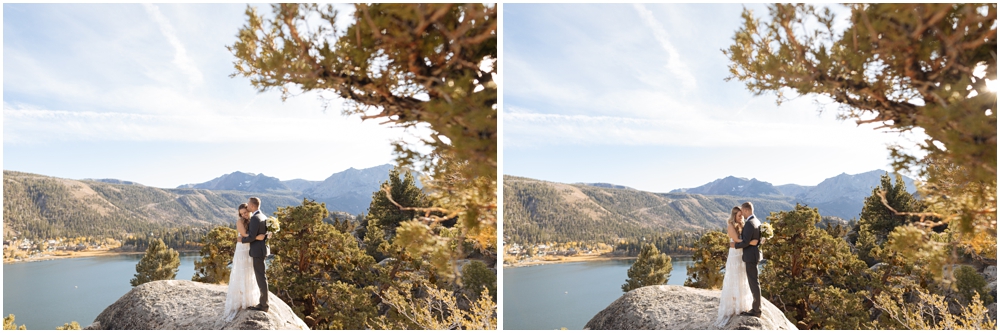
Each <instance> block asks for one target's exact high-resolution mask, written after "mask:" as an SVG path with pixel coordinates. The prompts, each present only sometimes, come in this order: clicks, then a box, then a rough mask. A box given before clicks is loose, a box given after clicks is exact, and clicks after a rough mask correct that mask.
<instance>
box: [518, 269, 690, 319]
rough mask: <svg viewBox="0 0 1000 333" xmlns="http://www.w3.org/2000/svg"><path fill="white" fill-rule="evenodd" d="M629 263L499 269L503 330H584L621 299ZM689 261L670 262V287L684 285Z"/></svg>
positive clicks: (668, 281)
mask: <svg viewBox="0 0 1000 333" xmlns="http://www.w3.org/2000/svg"><path fill="white" fill-rule="evenodd" d="M633 262H635V260H634V259H630V260H601V261H585V262H574V263H564V264H545V265H538V266H529V267H512V268H504V269H503V329H504V330H527V329H536V330H550V329H560V328H563V327H565V328H567V329H577V330H578V329H583V326H584V325H586V324H587V322H588V321H590V319H591V318H593V317H594V315H596V314H597V313H598V312H600V311H601V310H604V308H606V307H607V306H608V305H609V304H611V302H614V301H615V300H616V299H618V297H621V296H622V295H623V294H624V293H623V292H622V288H621V286H622V285H623V284H625V279H627V278H628V274H627V272H628V268H629V267H631V266H632V263H633ZM692 263H693V262H692V260H691V258H690V257H678V258H673V270H672V271H671V272H670V279H669V280H667V284H669V285H684V280H685V279H687V268H688V267H689V266H691V265H692Z"/></svg>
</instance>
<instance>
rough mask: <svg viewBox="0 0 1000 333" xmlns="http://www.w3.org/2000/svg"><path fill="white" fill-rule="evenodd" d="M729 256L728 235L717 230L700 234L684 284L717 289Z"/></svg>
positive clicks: (720, 284)
mask: <svg viewBox="0 0 1000 333" xmlns="http://www.w3.org/2000/svg"><path fill="white" fill-rule="evenodd" d="M728 256H729V236H726V234H725V233H722V232H719V231H709V232H708V233H705V235H704V236H701V239H699V240H698V244H697V245H695V250H694V257H693V260H694V264H693V265H692V266H691V267H689V268H688V270H687V274H688V278H687V281H684V285H685V286H688V287H694V288H704V289H719V288H722V279H723V277H725V275H724V274H723V272H722V270H723V269H724V268H726V258H728Z"/></svg>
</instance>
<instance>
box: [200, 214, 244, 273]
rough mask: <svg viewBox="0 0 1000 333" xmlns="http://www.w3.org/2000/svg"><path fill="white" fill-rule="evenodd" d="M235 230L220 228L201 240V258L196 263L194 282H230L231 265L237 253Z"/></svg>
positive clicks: (216, 228) (214, 229)
mask: <svg viewBox="0 0 1000 333" xmlns="http://www.w3.org/2000/svg"><path fill="white" fill-rule="evenodd" d="M237 235H238V233H237V232H236V230H235V229H233V228H229V227H224V226H218V227H215V228H213V229H212V230H211V231H209V232H208V234H206V235H205V236H204V237H202V238H201V244H202V245H201V251H200V252H199V254H200V255H201V258H199V259H198V260H196V261H195V262H194V276H193V277H192V278H191V280H192V281H197V282H204V283H226V282H229V273H230V272H231V271H232V269H231V268H229V263H230V262H231V261H233V254H234V252H235V251H236V236H237Z"/></svg>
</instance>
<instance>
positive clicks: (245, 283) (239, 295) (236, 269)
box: [222, 243, 260, 322]
mask: <svg viewBox="0 0 1000 333" xmlns="http://www.w3.org/2000/svg"><path fill="white" fill-rule="evenodd" d="M259 300H260V288H258V287H257V277H256V276H255V275H254V271H253V261H252V259H250V244H245V243H236V252H235V253H233V270H232V272H231V273H229V291H228V292H227V293H226V308H225V310H223V312H222V313H223V315H222V317H223V318H224V319H225V320H226V321H227V322H229V321H232V320H233V318H235V317H236V313H237V312H239V311H240V310H242V309H246V308H249V307H251V306H254V305H257V302H258V301H259Z"/></svg>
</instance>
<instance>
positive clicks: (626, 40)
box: [501, 4, 920, 192]
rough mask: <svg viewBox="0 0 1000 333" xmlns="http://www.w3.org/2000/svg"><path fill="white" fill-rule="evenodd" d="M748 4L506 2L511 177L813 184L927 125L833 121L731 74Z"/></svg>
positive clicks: (883, 153)
mask: <svg viewBox="0 0 1000 333" xmlns="http://www.w3.org/2000/svg"><path fill="white" fill-rule="evenodd" d="M743 6H744V5H740V4H645V5H632V4H586V5H570V4H551V5H540V4H505V5H504V7H503V21H504V23H503V30H504V31H503V53H502V55H501V61H502V65H501V71H502V72H503V76H504V82H503V154H504V155H503V173H504V174H507V175H516V176H524V177H531V178H537V179H543V180H550V181H557V182H565V183H573V182H608V183H614V184H621V185H626V186H630V187H634V188H637V189H641V190H647V191H657V192H666V191H670V190H672V189H676V188H687V187H694V186H699V185H702V184H705V183H707V182H710V181H712V180H715V179H718V178H723V177H726V176H730V175H732V176H737V177H746V178H757V179H759V180H763V181H768V182H771V183H773V184H775V185H782V184H788V183H795V184H800V185H816V184H817V183H819V182H820V181H822V180H823V179H825V178H829V177H832V176H835V175H838V174H840V173H843V172H846V173H848V174H855V173H861V172H865V171H870V170H874V169H879V168H881V169H886V170H889V169H890V166H889V154H888V151H887V149H886V145H887V144H889V143H895V142H899V143H903V144H906V143H907V142H911V141H912V140H913V139H914V138H916V137H917V135H920V134H910V135H907V136H906V137H901V136H900V135H899V134H897V133H884V132H882V131H878V130H873V128H874V127H873V126H861V127H858V126H857V125H856V124H855V123H854V122H853V121H841V120H837V119H836V114H837V112H836V106H834V105H831V104H829V102H828V101H820V102H819V103H817V102H816V99H815V98H813V97H812V96H800V97H798V98H796V99H795V100H792V101H789V102H786V103H783V104H782V105H781V106H780V107H778V106H777V105H776V104H775V98H774V96H773V95H763V96H759V97H754V96H753V95H752V94H751V93H750V92H748V91H747V90H746V89H745V86H744V84H743V83H741V82H738V81H735V80H734V81H730V82H726V81H724V78H725V77H726V76H728V67H727V66H728V63H729V62H728V59H727V58H726V57H725V55H723V54H722V52H721V51H720V50H721V49H723V48H727V47H728V46H729V44H730V43H731V41H732V37H733V34H734V32H735V31H736V29H737V28H738V26H739V24H740V13H741V10H742V9H743ZM745 6H746V7H747V8H750V9H752V10H754V12H755V15H757V16H758V17H760V16H762V15H765V14H766V13H767V10H766V7H765V6H764V5H759V4H748V5H745ZM839 17H840V18H845V16H839ZM842 26H843V22H842V23H841V27H842ZM821 109H822V110H823V112H819V110H821Z"/></svg>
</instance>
